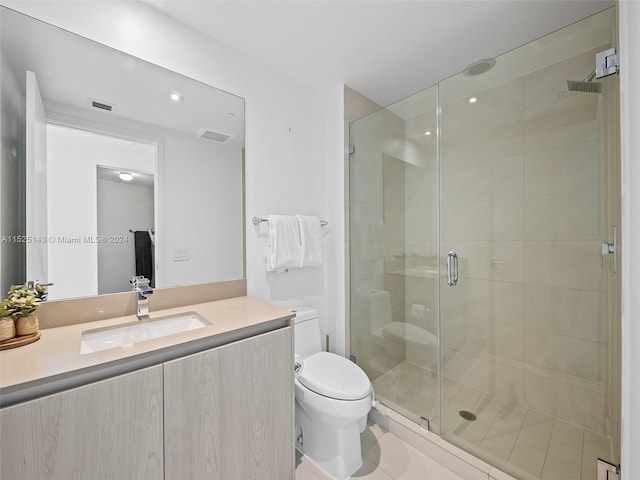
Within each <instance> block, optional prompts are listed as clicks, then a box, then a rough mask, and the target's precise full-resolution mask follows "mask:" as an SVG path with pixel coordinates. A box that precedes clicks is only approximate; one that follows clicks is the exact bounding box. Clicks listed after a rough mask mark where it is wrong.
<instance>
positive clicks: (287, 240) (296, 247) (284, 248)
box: [266, 215, 302, 272]
mask: <svg viewBox="0 0 640 480" xmlns="http://www.w3.org/2000/svg"><path fill="white" fill-rule="evenodd" d="M301 255H302V246H301V244H300V227H299V226H298V220H297V219H296V217H294V216H291V215H269V239H268V241H267V258H266V260H267V271H269V272H281V271H283V270H285V269H287V268H292V267H299V266H300V262H301Z"/></svg>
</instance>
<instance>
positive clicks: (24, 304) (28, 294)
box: [5, 286, 41, 317]
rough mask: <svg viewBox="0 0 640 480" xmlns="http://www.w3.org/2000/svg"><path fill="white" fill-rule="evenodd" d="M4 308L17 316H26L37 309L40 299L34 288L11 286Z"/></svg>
mask: <svg viewBox="0 0 640 480" xmlns="http://www.w3.org/2000/svg"><path fill="white" fill-rule="evenodd" d="M5 301H6V302H7V304H6V309H7V310H8V311H9V312H11V314H13V315H15V316H17V317H27V316H29V315H31V314H33V313H35V311H36V310H37V309H38V307H39V306H40V303H41V299H40V297H39V296H38V293H37V291H36V290H30V289H28V288H27V287H16V286H12V287H10V288H9V295H8V296H7V298H6V300H5Z"/></svg>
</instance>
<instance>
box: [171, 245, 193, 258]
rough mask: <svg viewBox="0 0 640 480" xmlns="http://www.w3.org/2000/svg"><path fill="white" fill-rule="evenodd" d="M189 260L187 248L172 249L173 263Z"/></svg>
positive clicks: (189, 252) (189, 254) (189, 250)
mask: <svg viewBox="0 0 640 480" xmlns="http://www.w3.org/2000/svg"><path fill="white" fill-rule="evenodd" d="M187 260H191V249H190V248H187V247H181V248H174V249H173V261H174V262H185V261H187Z"/></svg>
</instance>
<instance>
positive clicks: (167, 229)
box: [0, 7, 244, 300]
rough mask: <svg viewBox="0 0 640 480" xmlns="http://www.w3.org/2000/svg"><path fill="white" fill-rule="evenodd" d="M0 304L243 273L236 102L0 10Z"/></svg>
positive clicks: (240, 113)
mask: <svg viewBox="0 0 640 480" xmlns="http://www.w3.org/2000/svg"><path fill="white" fill-rule="evenodd" d="M0 25H1V26H2V28H1V37H0V48H1V50H2V51H1V61H2V65H1V69H0V86H1V90H2V92H1V93H2V97H1V102H0V108H1V116H2V124H1V129H2V130H1V131H2V145H1V148H2V150H1V155H2V164H1V169H0V200H1V202H2V205H1V210H0V226H1V236H2V243H1V252H0V253H1V256H0V262H1V263H0V275H1V277H0V280H1V285H0V288H1V289H2V291H0V294H1V295H4V294H5V293H6V290H7V289H8V287H9V286H10V285H13V284H22V283H24V282H25V281H27V280H38V281H40V282H43V283H53V285H52V286H51V287H50V288H49V299H50V300H56V299H66V298H75V297H85V296H92V295H100V294H108V293H117V292H124V291H127V290H130V289H131V286H130V283H129V280H130V278H131V276H133V275H144V276H146V277H151V281H152V284H153V285H154V286H155V287H165V286H175V285H191V284H197V283H206V282H217V281H225V280H234V279H240V278H243V277H244V228H243V225H244V221H243V216H244V207H243V201H244V100H243V99H242V98H240V97H237V96H235V95H232V94H229V93H227V92H224V91H221V90H219V89H216V88H213V87H211V86H209V85H205V84H203V83H201V82H198V81H195V80H193V79H190V78H187V77H185V76H183V75H180V74H177V73H175V72H172V71H169V70H166V69H164V68H161V67H159V66H157V65H153V64H151V63H148V62H146V61H143V60H140V59H138V58H135V57H132V56H131V55H128V54H125V53H123V52H121V51H118V50H115V49H112V48H110V47H107V46H105V45H102V44H99V43H96V42H94V41H91V40H88V39H86V38H84V37H81V36H78V35H76V34H73V33H70V32H67V31H65V30H62V29H59V28H57V27H54V26H51V25H48V24H46V23H44V22H41V21H39V20H35V19H33V18H30V17H28V16H25V15H23V14H20V13H17V12H15V11H13V10H10V9H8V8H5V7H0Z"/></svg>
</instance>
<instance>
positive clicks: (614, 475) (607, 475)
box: [597, 458, 620, 480]
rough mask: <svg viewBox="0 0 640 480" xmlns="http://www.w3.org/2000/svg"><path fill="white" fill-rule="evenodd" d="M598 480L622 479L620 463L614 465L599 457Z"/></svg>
mask: <svg viewBox="0 0 640 480" xmlns="http://www.w3.org/2000/svg"><path fill="white" fill-rule="evenodd" d="M597 480H620V465H614V464H613V463H609V462H607V461H605V460H602V459H601V458H599V459H598V477H597Z"/></svg>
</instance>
